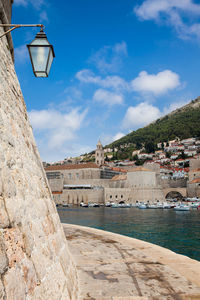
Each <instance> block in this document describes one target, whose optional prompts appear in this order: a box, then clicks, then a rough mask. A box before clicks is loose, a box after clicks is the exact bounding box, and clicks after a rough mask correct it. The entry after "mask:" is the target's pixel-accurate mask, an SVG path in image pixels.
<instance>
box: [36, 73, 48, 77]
mask: <svg viewBox="0 0 200 300" xmlns="http://www.w3.org/2000/svg"><path fill="white" fill-rule="evenodd" d="M35 76H36V77H47V73H45V72H35Z"/></svg>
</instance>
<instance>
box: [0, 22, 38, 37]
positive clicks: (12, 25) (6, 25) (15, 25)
mask: <svg viewBox="0 0 200 300" xmlns="http://www.w3.org/2000/svg"><path fill="white" fill-rule="evenodd" d="M0 27H12V28H10V29H9V30H7V31H6V32H4V33H3V34H2V35H0V38H2V37H3V36H5V35H7V34H8V33H9V32H11V31H13V30H15V29H17V28H21V27H41V29H44V25H43V24H0Z"/></svg>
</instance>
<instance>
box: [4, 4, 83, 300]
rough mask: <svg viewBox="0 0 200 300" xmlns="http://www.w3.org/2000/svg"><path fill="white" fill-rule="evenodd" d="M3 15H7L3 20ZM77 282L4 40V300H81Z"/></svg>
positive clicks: (9, 53) (6, 42)
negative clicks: (78, 298)
mask: <svg viewBox="0 0 200 300" xmlns="http://www.w3.org/2000/svg"><path fill="white" fill-rule="evenodd" d="M4 2H6V1H4ZM8 3H10V2H8ZM1 7H2V0H0V9H1ZM2 13H4V12H3V11H2V10H1V13H0V16H1V15H2ZM5 17H6V16H5ZM1 33H3V29H2V28H1V29H0V34H1ZM30 88H31V87H30ZM76 276H77V275H76V269H75V267H74V264H73V261H72V259H71V256H70V253H69V250H68V245H67V242H66V239H65V235H64V232H63V229H62V227H61V224H60V221H59V217H58V214H57V211H56V207H55V204H54V202H53V201H52V197H51V193H50V190H49V186H48V182H47V179H46V175H45V172H44V170H43V167H42V163H41V160H40V157H39V153H38V150H37V147H36V144H35V141H34V138H33V134H32V129H31V126H30V124H29V121H28V116H27V111H26V106H25V103H24V100H23V96H22V93H21V90H20V86H19V83H18V80H17V77H16V74H15V70H14V65H13V61H12V57H11V51H10V49H9V47H8V40H7V38H6V37H3V38H2V39H1V40H0V299H7V300H13V299H20V300H23V299H29V300H31V299H37V300H39V299H42V300H46V299H48V300H49V299H51V300H54V299H77V291H78V289H77V277H76Z"/></svg>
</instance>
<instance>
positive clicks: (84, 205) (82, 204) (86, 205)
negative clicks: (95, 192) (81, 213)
mask: <svg viewBox="0 0 200 300" xmlns="http://www.w3.org/2000/svg"><path fill="white" fill-rule="evenodd" d="M80 206H81V207H88V204H86V203H84V202H81V203H80Z"/></svg>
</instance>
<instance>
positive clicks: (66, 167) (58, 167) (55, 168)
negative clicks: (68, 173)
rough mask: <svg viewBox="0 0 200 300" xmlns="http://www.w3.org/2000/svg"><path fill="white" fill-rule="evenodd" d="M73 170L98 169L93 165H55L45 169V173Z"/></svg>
mask: <svg viewBox="0 0 200 300" xmlns="http://www.w3.org/2000/svg"><path fill="white" fill-rule="evenodd" d="M73 169H99V167H98V166H97V165H96V164H95V163H85V164H74V165H55V166H49V167H47V168H45V171H59V170H73Z"/></svg>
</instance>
